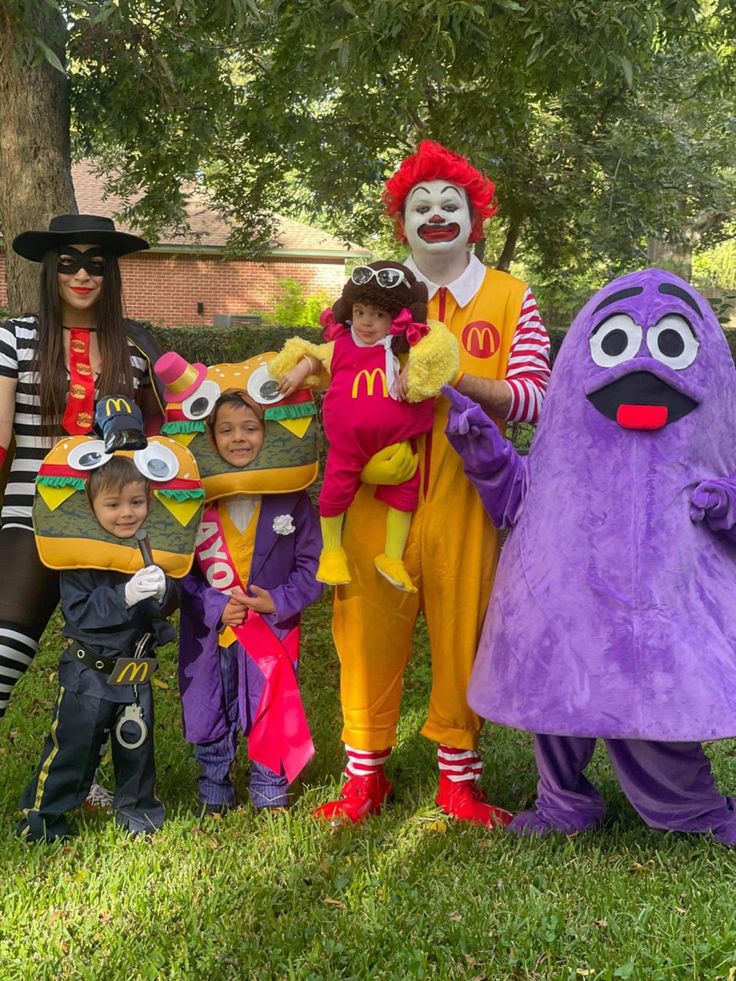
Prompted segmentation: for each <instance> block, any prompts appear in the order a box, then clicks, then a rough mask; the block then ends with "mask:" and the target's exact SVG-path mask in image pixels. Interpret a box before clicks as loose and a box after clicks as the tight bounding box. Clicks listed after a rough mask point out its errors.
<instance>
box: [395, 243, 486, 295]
mask: <svg viewBox="0 0 736 981" xmlns="http://www.w3.org/2000/svg"><path fill="white" fill-rule="evenodd" d="M404 265H405V266H407V267H408V268H409V269H411V271H412V272H413V273H414V275H415V276H416V277H417V279H418V280H420V281H421V282H422V283H424V284H425V285H426V287H427V290H428V291H429V298H430V300H431V299H432V297H433V296H434V295H435V293H436V292H437V290H439V289H440V287H439V286H438V285H437V283H433V282H432V280H431V279H427V277H426V276H425V275H424V273H422V272H421V271H420V269H419V267H418V266H417V264H416V262H414V259H413V257H412V256H409V258H408V259H404ZM485 275H486V267H485V266H484V265H483V263H482V262H481V261H480V259H479V258H478V257H477V256H476V254H475V253H474V252H468V264H467V266H466V267H465V269H464V270H463V272H462V273H461V274H460V275H459V276H458V277H457V279H456V280H454V281H453V282H452V283H448V284H447V289H448V290H449V291H450V293H452V297H453V299H454V301H455V303H457V305H458V306H459V307H466V306H467V305H468V304H469V303H470V301H471V300H472V299H473V297H474V296H475V294H476V293H477V292H478V290H479V289H480V288H481V286H482V284H483V279H484V278H485Z"/></svg>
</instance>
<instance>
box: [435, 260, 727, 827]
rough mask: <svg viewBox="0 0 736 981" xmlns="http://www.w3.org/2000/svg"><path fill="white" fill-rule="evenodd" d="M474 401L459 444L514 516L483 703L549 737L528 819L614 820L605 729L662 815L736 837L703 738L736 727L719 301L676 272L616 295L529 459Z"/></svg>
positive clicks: (551, 823) (571, 361)
mask: <svg viewBox="0 0 736 981" xmlns="http://www.w3.org/2000/svg"><path fill="white" fill-rule="evenodd" d="M454 401H455V406H454V407H453V409H452V410H451V412H450V417H449V422H448V430H447V431H448V437H449V439H450V441H451V442H452V444H453V446H454V447H455V448H456V450H457V451H458V453H460V454H461V456H462V459H463V461H464V466H465V471H466V473H467V475H468V477H469V478H470V479H471V480H472V481H473V483H474V484H475V486H476V487H477V488H478V491H479V493H480V496H481V498H482V499H483V502H484V504H485V506H486V508H487V510H488V512H489V514H490V515H491V516H492V518H493V520H494V521H495V522H496V524H497V525H499V526H500V527H508V528H511V531H510V533H509V536H508V539H507V542H506V544H505V546H504V549H503V553H502V556H501V562H500V565H499V570H498V576H497V578H496V585H495V589H494V592H493V596H492V598H491V602H490V605H489V608H488V616H487V618H486V621H485V626H484V629H483V635H482V637H481V642H480V648H479V652H478V659H477V661H476V663H475V668H474V670H473V675H472V679H471V683H470V688H469V693H468V698H469V701H470V704H471V705H472V706H473V707H474V708H475V709H476V710H477V711H478V712H480V713H481V714H482V715H483V716H485V717H486V718H488V719H491V720H493V721H494V722H499V723H502V724H504V725H510V726H515V727H517V728H521V729H526V730H529V731H530V732H533V733H535V734H536V736H535V741H536V756H537V765H538V769H539V776H540V780H539V785H538V797H537V802H536V808H535V810H534V811H531V812H527V813H525V814H520V815H518V816H517V817H516V818H515V820H514V823H513V824H512V826H511V828H512V830H515V831H518V832H521V833H525V832H530V831H532V832H537V833H545V832H548V831H552V830H557V831H562V832H565V833H572V832H577V831H583V830H585V829H586V828H589V827H591V826H593V825H595V824H597V823H598V822H600V821H601V819H602V817H603V813H604V804H603V800H602V798H601V797H600V795H599V794H598V792H597V790H596V789H595V788H594V787H593V786H592V785H591V784H590V782H589V781H588V780H587V779H586V777H585V776H584V770H585V768H586V766H587V764H588V762H589V761H590V758H591V756H592V754H593V749H594V747H595V742H596V739H597V738H602V739H604V740H605V742H606V748H607V750H608V753H609V756H610V757H611V761H612V764H613V767H614V770H615V773H616V776H617V777H618V779H619V782H620V783H621V786H622V787H623V790H624V792H625V793H626V795H627V797H628V798H629V800H630V801H631V803H632V805H633V806H634V807H635V808H636V810H637V811H638V812H639V814H640V815H641V817H642V818H643V819H644V820H645V821H646V822H647V824H649V825H650V826H651V827H655V828H665V829H668V830H672V831H690V832H696V833H697V832H712V834H713V835H714V837H715V838H716V839H717V840H720V841H723V842H726V843H728V844H734V843H736V811H735V810H734V803H733V801H732V800H731V799H730V798H727V797H723V796H722V795H721V794H720V793H719V792H718V789H717V787H716V785H715V782H714V780H713V775H712V773H711V769H710V763H709V760H708V758H707V756H706V755H705V753H704V752H703V749H702V746H701V742H702V741H703V740H711V739H723V738H726V737H733V736H734V735H736V608H734V605H733V603H732V602H731V600H730V597H731V595H732V592H733V587H734V585H736V547H735V544H734V543H735V542H736V444H735V443H734V439H733V433H734V429H735V428H736V372H735V371H734V366H733V361H732V358H731V354H730V352H729V349H728V345H727V343H726V339H725V337H724V335H723V331H722V329H721V327H720V325H719V323H718V321H717V319H716V317H715V314H714V313H713V311H712V310H711V308H710V306H709V305H708V303H707V301H706V300H705V299H704V298H703V297H702V296H701V295H700V294H698V293H697V292H696V291H695V290H694V289H693V288H692V287H691V286H690V285H689V284H688V283H686V282H684V281H683V280H681V279H678V278H677V277H676V276H674V275H672V274H671V273H667V272H663V271H661V270H658V269H648V270H646V271H644V272H637V273H633V274H630V275H628V276H624V277H622V278H620V279H617V280H615V281H614V282H612V283H610V284H609V285H608V286H606V287H605V288H604V289H603V290H601V291H600V292H599V293H597V294H596V295H595V296H594V297H593V298H592V299H591V300H590V301H589V302H588V303H587V304H586V305H585V307H583V309H582V310H581V312H580V313H579V314H578V316H577V317H576V319H575V321H574V323H573V324H572V326H571V327H570V330H569V332H568V333H567V335H566V337H565V340H564V343H563V345H562V348H561V351H560V354H559V357H558V359H557V361H556V363H555V368H554V371H553V373H552V379H551V381H550V386H549V394H548V397H547V402H546V405H545V410H544V413H543V416H542V420H541V422H540V425H539V429H538V431H537V434H536V437H535V439H534V442H533V444H532V447H531V450H530V453H529V455H528V457H527V458H525V459H522V458H520V457H518V455H517V454H516V453H515V451H514V449H513V447H511V446H510V444H508V443H507V442H506V441H504V440H503V439H502V438H501V436H500V434H499V433H498V432H497V430H495V429H494V428H493V427H490V426H489V425H488V424H487V420H486V419H485V417H484V416H483V414H482V413H480V412H479V410H478V407H477V406H476V405H475V404H474V403H472V402H470V400H467V399H464V398H463V397H462V396H459V395H454ZM560 502H564V504H563V505H562V506H561V505H560Z"/></svg>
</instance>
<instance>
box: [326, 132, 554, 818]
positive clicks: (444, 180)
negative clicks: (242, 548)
mask: <svg viewBox="0 0 736 981" xmlns="http://www.w3.org/2000/svg"><path fill="white" fill-rule="evenodd" d="M384 200H385V203H386V207H387V212H388V214H389V215H390V216H392V217H393V218H394V219H395V221H396V226H397V231H398V234H399V236H400V237H401V238H402V240H403V241H406V242H408V244H409V246H410V248H411V256H410V257H409V259H408V260H407V261H406V265H407V266H408V267H409V269H411V271H412V272H413V273H414V274H415V276H416V277H417V278H418V279H419V280H420V281H422V282H424V283H425V284H426V285H427V289H428V292H429V308H428V318H429V319H434V320H440V321H443V322H444V323H445V324H446V325H447V327H448V328H449V329H450V331H451V332H452V333H453V334H454V335H455V337H456V338H457V340H458V342H459V345H460V370H461V372H462V373H463V374H462V375H461V376H460V377H459V380H458V381H457V382H456V387H457V389H458V390H459V391H461V392H463V393H464V394H466V395H469V396H471V397H473V398H475V399H476V400H477V401H479V402H480V403H481V404H482V406H483V408H484V409H485V410H486V411H487V412H488V413H489V414H490V415H492V416H493V417H494V418H496V419H497V420H499V422H500V423H501V424H503V420H512V421H528V422H534V421H536V417H537V413H538V411H539V407H540V405H541V401H542V397H543V394H544V389H545V387H546V382H547V377H548V374H549V340H548V337H547V333H546V331H545V329H544V326H543V325H542V323H541V320H540V318H539V314H538V312H537V308H536V303H535V301H534V297H533V296H532V293H531V291H530V290H529V289H528V287H527V286H526V284H524V283H522V282H520V281H519V280H517V279H514V278H513V277H512V276H509V275H508V274H506V273H504V272H499V271H497V270H495V269H488V268H486V267H485V266H484V265H483V264H482V263H481V262H480V261H479V260H478V259H477V258H476V257H475V256H474V255H473V254H472V252H470V251H469V250H468V248H467V246H468V243H471V242H476V241H478V240H479V239H480V238H481V236H482V223H483V221H484V219H486V218H488V217H489V216H491V215H492V214H494V213H495V203H494V186H493V183H492V182H491V181H490V180H489V179H488V178H487V177H485V176H484V175H483V174H481V173H480V172H479V171H478V170H476V169H475V168H474V167H472V166H471V165H470V164H469V163H468V161H467V160H465V158H463V157H461V156H459V155H458V154H455V153H453V152H451V151H450V150H447V149H445V148H444V147H442V146H440V145H439V144H437V143H432V142H429V141H425V142H423V143H421V144H420V147H419V150H418V151H417V153H416V154H414V155H412V156H410V157H408V158H407V159H405V160H404V161H403V163H402V164H401V166H400V167H399V169H398V170H397V172H396V173H395V174H394V176H393V177H392V178H391V179H390V180H389V181H388V182H387V185H386V191H385V195H384ZM447 411H448V405H447V403H446V402H444V401H443V400H441V399H439V400H437V403H436V408H435V419H434V425H433V428H432V431H431V432H430V433H429V434H428V435H427V436H426V437H422V438H420V439H419V440H418V441H417V450H418V454H417V456H418V465H419V473H420V500H419V506H418V508H417V510H416V512H415V514H414V517H413V519H412V526H411V531H410V535H409V539H408V542H407V546H406V550H405V553H404V561H405V564H406V567H407V569H408V571H409V573H410V575H411V578H412V580H413V582H414V583H415V584H416V586H417V589H418V592H417V593H415V594H403V595H400V596H397V594H396V591H395V590H394V589H393V588H392V587H391V586H390V585H389V584H388V583H386V582H385V581H383V580H381V579H380V577H376V575H375V570H374V568H373V559H372V556H373V555H375V554H376V551H377V545H378V546H380V543H381V541H382V537H383V532H384V525H385V508H384V507H383V506H382V505H381V502H380V501H378V500H376V498H375V497H374V494H373V488H372V487H367V488H362V489H361V490H359V492H358V494H357V496H356V498H355V501H354V503H353V505H352V506H351V508H350V509H349V511H348V514H347V518H346V521H345V532H344V545H345V549H346V551H347V552H348V554H349V555H351V556H354V557H355V560H354V563H353V569H352V572H353V580H352V582H351V583H350V584H348V585H345V586H341V587H338V589H337V590H336V597H335V607H334V616H333V634H334V638H335V643H336V646H337V650H338V654H339V657H340V664H341V697H342V708H343V717H344V729H343V740H344V742H345V744H346V752H347V756H348V763H347V768H346V782H345V784H344V785H343V788H342V792H341V795H340V798H339V799H338V800H335V801H330V802H329V803H328V804H325V805H323V806H322V807H321V808H319V809H318V812H317V813H318V815H319V816H321V817H324V818H327V819H328V820H330V821H333V822H357V821H361V820H363V819H364V818H366V817H367V816H368V815H370V814H374V813H379V812H380V810H381V807H382V805H383V804H384V802H385V801H386V799H387V798H388V797H389V795H390V794H391V790H392V788H391V785H390V783H389V781H388V780H387V778H386V776H385V774H384V764H385V762H386V760H387V759H388V757H389V754H390V752H391V748H392V747H393V745H394V744H395V742H396V726H397V721H398V715H399V703H400V698H401V688H402V679H403V673H404V669H405V667H406V664H407V662H408V659H409V655H410V652H411V641H412V635H413V633H414V626H415V623H416V619H417V616H418V615H419V613H420V611H421V612H423V613H424V616H425V618H426V621H427V628H428V631H429V639H430V643H431V647H432V691H431V694H430V700H429V712H428V717H427V721H426V722H425V725H424V727H423V729H422V733H423V735H425V736H426V737H427V738H429V739H432V740H434V741H435V742H437V743H438V744H439V747H438V762H439V768H440V774H439V791H438V794H437V798H436V801H437V804H438V805H439V806H440V807H441V808H442V809H443V810H444V811H445V813H447V814H449V815H451V816H452V817H455V818H457V819H459V820H461V821H467V822H470V823H474V824H481V825H486V826H489V827H490V826H493V825H497V824H504V823H507V822H508V821H509V820H510V815H509V814H508V813H507V812H506V811H503V810H501V809H500V808H496V807H494V806H492V805H491V804H489V803H487V802H486V801H485V800H484V798H483V794H482V792H481V791H480V789H479V787H478V785H477V781H478V779H479V777H480V774H481V769H482V763H481V760H480V757H479V756H478V753H477V745H478V737H479V732H480V719H479V717H478V716H477V715H476V714H475V712H473V711H472V710H471V709H470V708H469V707H468V704H467V701H466V697H465V692H466V688H467V684H468V680H469V678H470V672H471V670H472V666H473V660H474V657H475V651H476V647H477V642H478V637H479V634H480V628H481V625H482V622H483V616H484V613H485V609H486V605H487V602H488V596H489V593H490V588H491V583H492V581H493V574H494V571H495V566H496V560H497V553H498V542H497V536H496V532H495V530H494V528H493V525H492V524H491V522H490V521H489V520H488V519H487V518H486V516H485V514H484V511H483V506H482V504H481V502H480V499H479V497H478V494H477V492H476V491H475V489H474V488H473V486H472V485H471V483H470V481H469V480H467V478H466V477H465V475H464V474H463V469H462V464H461V461H460V460H459V459H458V458H457V456H456V455H455V454H454V453H453V451H452V449H451V447H450V446H449V444H448V442H447V439H446V437H445V434H444V431H445V425H446V422H447ZM397 455H398V454H397ZM400 470H401V467H399V466H395V468H394V472H393V473H391V472H390V471H391V464H390V463H388V464H383V465H382V466H378V465H377V464H376V463H369V464H368V466H367V467H366V468H365V469H364V471H363V474H362V479H363V481H364V482H367V483H374V484H385V483H389V482H390V481H391V480H393V481H394V482H395V483H399V482H400V480H401V479H406V476H407V471H406V469H404V470H403V472H400ZM410 473H411V469H409V474H410Z"/></svg>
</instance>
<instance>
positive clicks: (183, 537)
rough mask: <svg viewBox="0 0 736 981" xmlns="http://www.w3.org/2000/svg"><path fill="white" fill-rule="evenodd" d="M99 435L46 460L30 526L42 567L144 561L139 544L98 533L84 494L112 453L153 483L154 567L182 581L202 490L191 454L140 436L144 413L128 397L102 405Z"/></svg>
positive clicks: (61, 446)
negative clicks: (89, 480)
mask: <svg viewBox="0 0 736 981" xmlns="http://www.w3.org/2000/svg"><path fill="white" fill-rule="evenodd" d="M95 428H96V433H95V434H93V435H90V436H69V437H67V438H65V439H62V440H60V441H59V442H58V443H56V445H55V446H54V447H53V449H51V451H50V452H49V453H48V454H47V455H46V457H45V459H44V461H43V463H42V464H41V469H40V470H39V474H38V476H37V477H36V497H35V501H34V505H33V527H34V532H35V535H36V545H37V548H38V553H39V555H40V557H41V561H42V562H43V563H44V565H46V566H48V567H49V568H51V569H109V570H112V571H115V572H123V573H134V572H137V571H138V570H139V569H142V568H143V567H144V566H145V565H147V564H149V563H148V562H145V561H143V558H142V555H141V551H140V549H139V547H138V541H137V540H136V539H135V538H131V539H121V538H119V537H116V536H114V535H111V534H110V533H109V532H107V531H105V530H104V528H102V527H101V525H100V524H99V522H98V521H97V519H96V518H95V515H94V513H93V511H92V508H91V507H90V501H89V499H88V495H87V492H86V481H87V478H88V477H89V475H90V474H91V473H92V472H93V471H95V470H97V469H98V468H99V467H101V466H103V465H104V464H105V463H107V461H108V460H110V459H111V458H112V457H113V455H120V456H125V457H129V458H131V459H132V460H133V463H134V464H135V467H136V469H137V470H138V471H139V472H140V474H141V477H142V478H145V480H146V481H148V482H149V485H150V489H151V507H150V510H149V513H148V516H147V517H146V520H145V523H144V530H145V531H146V532H147V534H148V540H149V542H150V547H151V549H152V553H153V562H154V563H155V564H156V565H158V566H160V567H161V568H162V569H163V570H164V572H166V574H167V575H169V576H172V577H174V578H180V577H181V576H184V575H186V573H187V572H188V571H189V569H190V567H191V564H192V557H193V553H194V542H195V538H196V534H197V528H198V526H199V520H200V518H201V516H202V509H203V506H204V490H203V489H202V484H201V482H200V479H199V473H198V470H197V464H196V462H195V459H194V457H193V456H192V454H191V453H190V452H189V450H187V449H186V448H185V447H183V446H180V445H179V444H177V443H176V442H174V441H173V440H171V439H168V438H167V437H165V436H150V437H148V439H147V438H146V436H145V435H144V433H143V419H142V416H141V413H140V409H139V408H138V406H136V405H135V403H134V402H132V401H131V400H130V399H127V398H124V397H121V396H108V397H106V398H102V399H100V400H99V402H98V405H97V410H96V414H95Z"/></svg>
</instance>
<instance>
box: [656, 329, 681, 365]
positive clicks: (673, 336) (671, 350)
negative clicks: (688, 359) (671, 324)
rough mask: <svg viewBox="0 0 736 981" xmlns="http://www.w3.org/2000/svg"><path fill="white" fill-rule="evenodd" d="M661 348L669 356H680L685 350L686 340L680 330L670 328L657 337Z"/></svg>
mask: <svg viewBox="0 0 736 981" xmlns="http://www.w3.org/2000/svg"><path fill="white" fill-rule="evenodd" d="M657 344H658V345H659V350H660V351H661V352H662V354H664V356H665V357H667V358H678V357H679V356H680V355H681V354H682V352H683V351H684V350H685V341H684V340H683V339H682V336H681V334H679V333H678V331H676V330H673V329H672V328H669V329H668V330H663V331H662V333H661V334H660V335H659V337H658V338H657Z"/></svg>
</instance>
